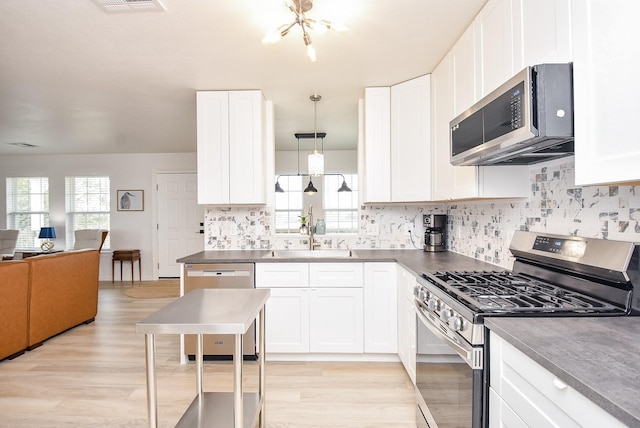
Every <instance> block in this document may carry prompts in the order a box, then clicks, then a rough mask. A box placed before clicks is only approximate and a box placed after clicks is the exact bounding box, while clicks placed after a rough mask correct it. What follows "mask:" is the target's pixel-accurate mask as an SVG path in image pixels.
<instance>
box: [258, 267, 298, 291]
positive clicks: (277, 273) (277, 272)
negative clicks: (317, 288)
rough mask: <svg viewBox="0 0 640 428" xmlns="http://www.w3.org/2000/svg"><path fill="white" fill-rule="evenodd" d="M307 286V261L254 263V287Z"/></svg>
mask: <svg viewBox="0 0 640 428" xmlns="http://www.w3.org/2000/svg"><path fill="white" fill-rule="evenodd" d="M308 286H309V264H308V263H256V288H267V287H274V288H276V287H308Z"/></svg>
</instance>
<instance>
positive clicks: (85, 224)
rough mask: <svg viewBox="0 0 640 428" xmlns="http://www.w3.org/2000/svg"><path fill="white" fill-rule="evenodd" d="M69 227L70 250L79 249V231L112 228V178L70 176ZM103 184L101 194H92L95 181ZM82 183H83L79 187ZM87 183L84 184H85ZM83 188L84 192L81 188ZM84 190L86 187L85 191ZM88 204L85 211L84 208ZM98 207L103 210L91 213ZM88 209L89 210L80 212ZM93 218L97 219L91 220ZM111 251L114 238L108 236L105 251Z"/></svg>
mask: <svg viewBox="0 0 640 428" xmlns="http://www.w3.org/2000/svg"><path fill="white" fill-rule="evenodd" d="M64 180H65V186H64V193H65V226H66V237H65V238H66V242H67V248H73V246H74V245H75V239H76V238H75V231H76V230H80V229H105V230H110V228H111V178H110V177H109V176H84V175H83V176H67V177H65V179H64ZM95 180H99V183H98V186H96V187H93V188H94V189H95V188H99V191H98V192H92V191H91V190H92V186H91V185H90V182H91V181H95ZM78 181H80V183H78ZM82 181H84V184H83V183H82ZM78 186H80V188H79V187H78ZM82 187H84V190H83V191H78V190H82ZM83 203H84V204H85V205H84V207H83V206H81V205H82V204H83ZM96 203H97V204H98V207H99V208H100V209H90V208H91V207H90V205H92V204H93V206H95V204H96ZM78 208H85V209H78ZM90 216H97V217H98V219H97V221H96V220H95V219H93V220H92V219H90ZM110 248H111V240H110V234H109V235H107V239H106V240H105V242H104V244H103V246H102V249H103V250H108V249H110Z"/></svg>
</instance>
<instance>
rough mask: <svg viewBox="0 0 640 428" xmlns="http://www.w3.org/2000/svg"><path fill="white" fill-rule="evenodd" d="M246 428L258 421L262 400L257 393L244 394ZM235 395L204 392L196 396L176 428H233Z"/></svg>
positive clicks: (250, 427)
mask: <svg viewBox="0 0 640 428" xmlns="http://www.w3.org/2000/svg"><path fill="white" fill-rule="evenodd" d="M242 402H243V413H244V415H243V416H244V417H243V421H244V428H252V427H254V426H255V425H256V422H257V421H258V415H259V414H260V409H261V407H262V400H260V396H259V395H258V394H257V393H244V394H242ZM233 421H234V419H233V393H231V392H204V393H202V394H201V395H198V396H196V398H194V399H193V401H192V402H191V405H190V406H189V408H188V409H187V411H186V412H185V413H184V415H183V416H182V418H181V419H180V420H179V421H178V423H177V424H176V428H182V427H184V428H192V427H207V428H218V427H220V428H222V427H224V428H226V427H232V426H233Z"/></svg>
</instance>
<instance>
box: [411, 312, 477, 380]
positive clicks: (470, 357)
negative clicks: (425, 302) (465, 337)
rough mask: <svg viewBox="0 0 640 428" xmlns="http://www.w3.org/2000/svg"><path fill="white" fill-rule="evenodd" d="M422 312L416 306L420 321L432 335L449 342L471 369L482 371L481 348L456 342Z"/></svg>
mask: <svg viewBox="0 0 640 428" xmlns="http://www.w3.org/2000/svg"><path fill="white" fill-rule="evenodd" d="M422 311H423V309H422V308H421V307H420V306H418V305H416V314H417V315H418V319H419V320H420V321H421V322H422V324H424V326H425V327H427V328H428V329H429V331H430V332H431V333H433V334H434V335H436V336H437V337H438V338H440V339H442V340H444V341H445V342H447V344H448V345H449V346H451V347H452V348H453V349H454V351H456V354H458V355H459V356H460V358H462V359H463V360H464V361H465V363H467V365H468V366H469V367H471V368H472V369H482V348H481V347H473V346H469V345H467V344H462V343H458V342H456V341H454V340H453V339H452V338H450V337H449V336H447V335H446V334H445V333H443V332H442V331H440V329H438V327H437V326H435V325H434V324H433V322H431V321H430V320H429V319H428V318H427V317H426V316H424V314H423V313H422Z"/></svg>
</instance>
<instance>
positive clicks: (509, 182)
mask: <svg viewBox="0 0 640 428" xmlns="http://www.w3.org/2000/svg"><path fill="white" fill-rule="evenodd" d="M474 38H475V35H474V31H473V27H470V28H469V29H468V30H467V31H466V32H465V33H464V34H463V35H462V37H461V38H460V39H459V40H458V42H457V43H456V45H455V46H454V47H453V49H452V50H451V51H450V52H449V54H448V55H447V56H446V57H445V58H444V59H443V60H442V62H441V63H440V64H439V65H438V67H437V68H436V69H435V70H434V71H433V73H432V75H431V83H432V85H431V104H432V114H431V121H432V150H433V152H432V156H433V163H432V166H431V170H432V180H433V198H432V199H433V200H438V201H443V200H458V199H472V198H518V197H526V196H527V195H528V192H529V187H528V186H529V170H528V168H527V167H526V166H482V167H479V166H453V165H451V161H450V155H451V151H450V145H449V122H450V121H451V120H452V119H453V118H454V117H455V116H457V115H458V114H460V113H462V112H464V111H465V110H466V109H468V108H469V107H471V105H473V103H474V102H475V101H476V97H475V96H474V91H475V84H474V82H476V81H477V79H476V78H475V76H474V75H473V72H474V70H476V72H477V70H479V68H477V67H475V66H474V64H475V62H474V58H475V57H476V52H475V48H474V46H475V43H474Z"/></svg>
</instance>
